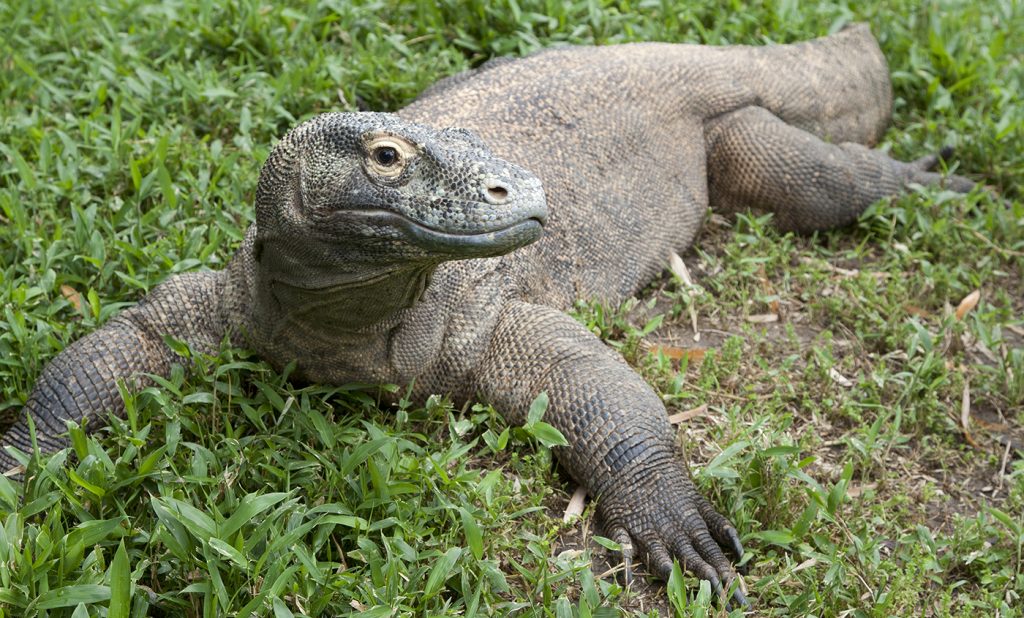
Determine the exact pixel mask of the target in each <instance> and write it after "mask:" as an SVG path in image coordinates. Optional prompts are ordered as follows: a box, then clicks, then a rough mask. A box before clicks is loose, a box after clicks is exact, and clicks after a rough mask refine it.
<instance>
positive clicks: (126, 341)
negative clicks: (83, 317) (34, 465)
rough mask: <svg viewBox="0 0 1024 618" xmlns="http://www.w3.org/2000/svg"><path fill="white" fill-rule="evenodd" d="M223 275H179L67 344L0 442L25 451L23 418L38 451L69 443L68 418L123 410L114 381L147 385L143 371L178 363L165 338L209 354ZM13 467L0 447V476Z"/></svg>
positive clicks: (215, 341) (217, 333)
mask: <svg viewBox="0 0 1024 618" xmlns="http://www.w3.org/2000/svg"><path fill="white" fill-rule="evenodd" d="M223 279H224V273H223V272H199V273H186V274H182V275H178V276H176V277H172V278H170V279H168V280H167V281H165V282H164V283H162V284H161V285H159V286H158V287H157V288H156V289H154V290H153V292H152V293H151V294H149V295H148V296H147V297H146V298H145V299H144V300H143V301H142V302H140V303H139V304H138V305H136V306H134V307H132V308H130V309H127V310H126V311H124V312H122V313H119V314H118V315H116V316H114V317H113V318H112V319H111V320H110V321H109V322H107V323H106V324H105V325H104V326H103V328H101V329H99V330H97V331H95V332H93V333H90V334H89V335H87V336H85V337H83V338H82V339H80V340H78V341H76V342H75V343H73V344H71V345H70V346H68V348H67V349H66V350H64V352H62V353H61V354H59V355H58V356H57V357H56V358H55V359H53V361H51V362H50V364H48V365H47V366H46V368H45V369H43V373H42V375H40V377H39V380H38V381H36V386H35V389H34V390H33V391H32V395H31V396H30V397H29V399H28V402H26V404H25V407H24V408H23V409H22V412H21V415H20V420H18V421H17V422H16V423H15V424H14V425H12V426H11V427H10V428H9V429H8V430H7V433H6V434H4V435H3V438H2V440H0V446H3V447H5V446H16V447H18V448H19V449H21V450H22V451H26V452H32V450H33V448H32V440H31V435H30V431H29V424H28V420H27V419H28V418H32V419H33V422H34V423H35V425H36V429H37V431H36V441H37V443H38V446H39V451H40V452H41V453H44V454H45V453H51V452H53V451H56V450H59V449H62V448H64V447H66V446H67V445H68V439H67V427H66V426H65V423H66V422H67V421H71V422H75V423H79V422H81V421H82V420H84V419H88V420H93V419H96V418H97V417H100V416H102V415H103V414H106V413H109V412H114V413H116V414H121V413H122V412H123V411H124V400H123V399H122V398H121V394H120V391H119V389H118V383H119V382H122V381H129V382H134V384H135V385H136V386H143V385H147V384H151V383H152V381H151V380H149V379H148V378H147V377H146V374H154V375H161V376H167V375H168V374H170V371H171V366H172V365H173V364H174V363H183V362H185V361H183V359H181V358H180V357H179V356H177V355H176V354H175V353H174V352H173V351H172V350H171V348H170V347H169V346H167V344H166V343H165V342H164V336H169V337H173V338H175V339H178V340H181V341H184V342H185V343H187V344H189V345H190V346H191V347H192V349H193V350H194V351H196V352H202V353H212V352H214V351H216V349H217V346H218V345H219V344H220V341H221V339H222V338H223V337H224V334H225V325H224V322H223V320H222V319H221V314H220V311H219V305H220V298H219V292H220V288H221V285H222V282H223ZM18 465H19V462H18V460H17V459H15V458H14V457H13V456H12V455H11V454H10V453H9V452H8V451H7V449H6V448H0V474H3V473H4V472H6V471H8V470H10V469H12V468H15V467H16V466H18Z"/></svg>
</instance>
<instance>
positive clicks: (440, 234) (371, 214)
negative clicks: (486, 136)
mask: <svg viewBox="0 0 1024 618" xmlns="http://www.w3.org/2000/svg"><path fill="white" fill-rule="evenodd" d="M337 214H344V215H345V216H351V215H356V216H360V217H366V218H368V219H380V220H384V221H387V222H388V223H390V224H393V225H395V224H397V225H395V227H399V226H401V227H406V228H408V229H409V231H410V232H411V233H412V234H413V235H414V236H420V235H424V234H429V235H430V236H432V237H434V238H437V239H442V238H443V239H451V240H452V241H455V242H459V241H460V240H470V239H473V238H479V237H484V236H491V237H493V236H497V235H501V236H504V235H505V234H506V233H508V232H511V231H513V230H515V229H516V228H520V227H523V226H524V225H529V224H537V225H539V226H540V227H542V228H543V227H544V225H545V224H546V223H547V221H546V220H545V219H544V218H543V217H540V216H532V217H528V218H526V219H522V220H520V221H514V222H512V223H509V224H508V225H506V226H504V227H501V228H497V229H493V230H483V231H454V232H453V231H447V230H439V229H437V228H435V227H431V226H429V225H425V224H423V223H421V222H419V221H416V220H415V219H411V218H409V217H407V216H405V215H403V214H401V213H397V212H393V211H390V210H379V209H372V210H371V209H367V210H346V211H338V213H337Z"/></svg>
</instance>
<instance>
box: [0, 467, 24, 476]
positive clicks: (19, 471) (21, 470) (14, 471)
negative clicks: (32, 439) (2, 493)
mask: <svg viewBox="0 0 1024 618" xmlns="http://www.w3.org/2000/svg"><path fill="white" fill-rule="evenodd" d="M24 473H25V466H23V465H21V464H18V465H16V466H14V467H13V468H11V469H10V470H7V471H5V472H4V473H3V475H4V476H17V475H19V474H24Z"/></svg>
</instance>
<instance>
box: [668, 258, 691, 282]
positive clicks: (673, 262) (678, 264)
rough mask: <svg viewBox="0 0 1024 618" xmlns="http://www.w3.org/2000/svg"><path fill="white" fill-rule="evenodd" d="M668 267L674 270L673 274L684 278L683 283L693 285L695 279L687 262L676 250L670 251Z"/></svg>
mask: <svg viewBox="0 0 1024 618" xmlns="http://www.w3.org/2000/svg"><path fill="white" fill-rule="evenodd" d="M668 268H669V270H671V271H672V274H673V275H675V276H677V277H679V278H680V279H682V281H683V283H685V284H686V285H693V279H691V278H690V271H689V269H687V268H686V262H684V261H683V258H681V257H679V254H678V253H676V252H675V251H670V252H669V254H668Z"/></svg>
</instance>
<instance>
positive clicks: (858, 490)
mask: <svg viewBox="0 0 1024 618" xmlns="http://www.w3.org/2000/svg"><path fill="white" fill-rule="evenodd" d="M875 489H878V483H864V484H863V485H850V487H849V488H848V489H847V490H846V495H847V496H848V497H850V498H859V497H860V495H861V494H863V493H864V492H865V491H874V490H875Z"/></svg>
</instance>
